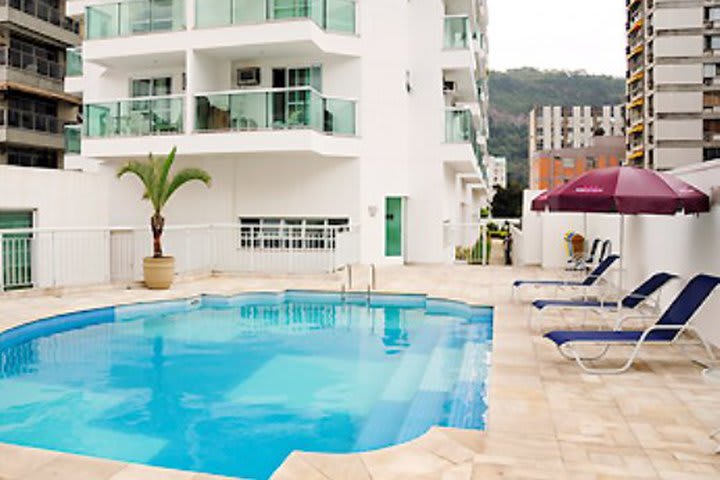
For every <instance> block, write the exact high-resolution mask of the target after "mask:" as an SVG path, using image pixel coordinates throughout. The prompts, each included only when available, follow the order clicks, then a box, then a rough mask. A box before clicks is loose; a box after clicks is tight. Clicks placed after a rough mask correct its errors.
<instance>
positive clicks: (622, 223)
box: [618, 215, 625, 296]
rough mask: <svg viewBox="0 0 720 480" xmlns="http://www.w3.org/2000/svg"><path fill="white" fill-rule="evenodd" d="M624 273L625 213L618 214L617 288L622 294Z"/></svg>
mask: <svg viewBox="0 0 720 480" xmlns="http://www.w3.org/2000/svg"><path fill="white" fill-rule="evenodd" d="M624 275H625V215H620V278H619V280H618V284H619V285H618V288H619V289H620V295H621V296H622V294H623V276H624Z"/></svg>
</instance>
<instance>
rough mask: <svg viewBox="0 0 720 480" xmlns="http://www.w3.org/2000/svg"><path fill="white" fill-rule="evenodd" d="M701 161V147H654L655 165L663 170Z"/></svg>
mask: <svg viewBox="0 0 720 480" xmlns="http://www.w3.org/2000/svg"><path fill="white" fill-rule="evenodd" d="M702 161H703V152H702V149H701V148H668V147H659V148H655V166H656V167H657V168H660V169H663V170H668V169H672V168H678V167H681V166H683V165H689V164H696V163H701V162H702Z"/></svg>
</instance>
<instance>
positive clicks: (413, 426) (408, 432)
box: [395, 343, 464, 443]
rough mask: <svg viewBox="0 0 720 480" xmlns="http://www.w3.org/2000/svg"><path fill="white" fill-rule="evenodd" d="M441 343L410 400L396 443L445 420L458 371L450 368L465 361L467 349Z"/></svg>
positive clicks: (419, 433)
mask: <svg viewBox="0 0 720 480" xmlns="http://www.w3.org/2000/svg"><path fill="white" fill-rule="evenodd" d="M441 345H442V346H436V347H435V349H433V352H432V355H431V357H430V361H429V362H428V365H427V368H426V369H425V374H424V375H423V378H422V382H421V383H420V388H419V389H418V391H417V392H416V393H415V396H414V397H413V399H412V401H411V402H410V405H409V408H408V409H407V413H406V415H405V420H404V421H403V423H402V427H401V428H400V431H399V432H398V435H397V437H396V438H395V442H396V443H404V442H407V441H409V440H412V439H414V438H417V437H419V436H420V435H422V434H423V433H425V432H427V431H428V429H429V428H430V427H432V426H433V425H437V424H438V423H439V422H440V421H441V420H442V416H443V411H444V404H445V402H446V400H447V397H448V394H449V393H450V391H451V390H452V389H453V387H454V386H455V383H456V378H455V375H453V374H451V372H450V371H448V369H449V368H450V367H451V366H452V365H457V364H458V363H460V362H461V361H462V357H463V354H464V350H463V349H457V348H451V347H448V346H446V345H445V344H444V343H443V344H441Z"/></svg>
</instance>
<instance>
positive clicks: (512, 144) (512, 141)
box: [489, 68, 625, 185]
mask: <svg viewBox="0 0 720 480" xmlns="http://www.w3.org/2000/svg"><path fill="white" fill-rule="evenodd" d="M624 95H625V82H624V80H623V79H622V78H613V77H610V76H603V75H588V74H586V73H584V72H565V71H555V70H553V71H541V70H536V69H534V68H520V69H514V70H508V71H507V72H491V73H490V141H489V149H490V153H491V154H492V155H496V156H501V157H507V159H508V174H509V179H510V181H517V182H520V183H521V184H522V185H527V177H528V172H527V156H528V152H527V149H528V113H529V112H530V110H531V109H532V107H533V106H535V105H563V106H570V105H616V104H618V103H621V102H622V101H623V97H624Z"/></svg>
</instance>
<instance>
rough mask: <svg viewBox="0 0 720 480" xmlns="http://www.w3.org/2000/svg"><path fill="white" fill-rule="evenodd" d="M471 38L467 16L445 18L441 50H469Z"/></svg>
mask: <svg viewBox="0 0 720 480" xmlns="http://www.w3.org/2000/svg"><path fill="white" fill-rule="evenodd" d="M471 36H472V32H471V30H470V19H469V18H468V16H467V15H452V16H446V17H445V35H444V39H443V48H445V49H447V50H457V49H466V48H470V38H471Z"/></svg>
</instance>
